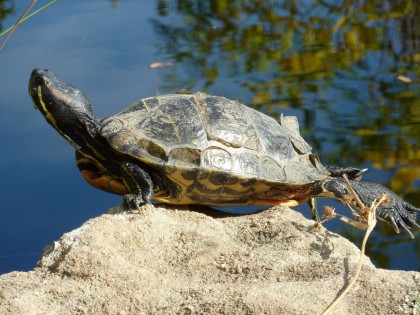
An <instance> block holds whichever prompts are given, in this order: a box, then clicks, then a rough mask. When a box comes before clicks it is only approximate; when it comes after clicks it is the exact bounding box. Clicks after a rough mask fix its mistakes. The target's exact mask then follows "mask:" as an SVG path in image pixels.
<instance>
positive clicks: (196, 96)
mask: <svg viewBox="0 0 420 315" xmlns="http://www.w3.org/2000/svg"><path fill="white" fill-rule="evenodd" d="M29 94H30V96H31V98H32V101H33V103H34V105H35V108H37V109H39V110H40V112H41V113H42V114H43V116H44V117H45V119H46V120H47V122H48V123H49V124H50V125H51V126H52V127H54V129H56V130H57V131H58V132H59V133H60V134H61V135H62V136H63V137H64V138H65V139H66V140H67V141H68V142H69V143H70V144H71V145H72V146H73V147H74V149H75V150H76V163H77V166H78V168H79V170H80V172H81V174H82V176H83V178H84V179H85V180H86V181H87V182H88V183H89V184H90V185H92V186H94V187H96V188H98V189H101V190H104V191H107V192H110V193H114V194H118V195H122V196H123V201H124V205H125V206H126V207H127V208H128V209H136V208H139V207H140V206H141V205H143V204H147V203H151V202H152V199H153V200H154V201H157V202H163V203H169V204H175V205H185V204H197V205H207V206H233V205H256V206H275V205H287V206H296V205H298V204H301V203H303V202H309V203H311V204H312V205H313V207H312V208H314V204H315V203H314V202H313V201H314V200H315V198H321V197H328V198H335V199H338V200H340V201H342V202H345V203H347V204H348V203H349V201H350V200H353V202H352V203H353V205H355V206H356V207H357V204H356V203H355V202H354V198H353V197H352V196H353V195H352V193H351V191H350V187H349V185H348V183H347V182H346V180H345V178H344V176H347V177H348V178H349V182H350V185H351V187H352V188H353V189H354V191H355V192H356V194H357V195H358V197H359V198H360V199H361V201H362V202H363V203H364V204H366V205H370V204H372V202H373V201H374V200H375V199H377V198H379V197H380V196H381V195H382V194H383V193H386V194H387V195H388V197H389V198H388V201H387V202H386V203H384V204H381V205H380V206H379V207H378V208H377V217H378V218H380V219H383V220H384V221H387V222H388V223H390V224H391V226H392V227H393V228H394V230H395V231H396V232H397V233H399V232H400V230H403V231H405V232H406V233H408V235H409V236H410V237H411V238H414V236H413V233H412V231H411V229H412V228H414V227H415V228H417V229H420V226H419V224H418V223H417V222H416V213H417V212H419V211H420V209H419V208H416V207H415V206H413V205H411V204H410V203H408V202H406V201H404V200H403V199H402V198H400V197H399V196H397V195H396V194H395V193H394V192H392V191H391V190H389V189H388V188H386V187H384V186H382V185H380V184H377V183H372V182H367V181H362V180H361V176H362V174H363V173H364V172H365V171H366V170H365V169H358V168H354V167H340V166H329V165H323V164H322V163H321V161H320V159H319V157H318V155H317V154H316V153H313V152H312V148H311V146H310V145H309V144H308V143H307V142H306V141H305V140H304V139H303V138H302V136H301V134H300V132H299V124H298V120H297V118H296V117H294V116H285V115H281V116H280V119H279V120H276V119H274V118H272V117H270V116H268V115H265V114H263V113H261V112H259V111H257V110H254V109H252V108H250V107H248V106H246V105H243V104H241V103H240V102H239V101H237V100H229V99H227V98H224V97H221V96H212V95H207V94H205V93H202V92H198V93H190V92H188V91H181V92H180V93H175V94H168V95H159V96H152V97H148V98H144V99H141V100H140V101H138V102H136V103H134V104H133V105H131V106H129V107H128V108H126V109H124V110H123V111H121V112H120V113H118V114H116V115H114V116H110V117H106V118H101V119H100V118H97V117H96V116H95V115H94V114H93V111H92V107H91V104H90V102H89V100H88V99H87V97H86V96H85V94H84V93H83V92H82V91H80V90H79V89H77V88H75V87H73V86H72V85H70V84H69V83H67V82H65V81H62V80H60V79H59V78H57V76H56V75H55V74H54V73H53V72H52V71H50V70H40V69H34V70H33V72H32V74H31V77H30V80H29Z"/></svg>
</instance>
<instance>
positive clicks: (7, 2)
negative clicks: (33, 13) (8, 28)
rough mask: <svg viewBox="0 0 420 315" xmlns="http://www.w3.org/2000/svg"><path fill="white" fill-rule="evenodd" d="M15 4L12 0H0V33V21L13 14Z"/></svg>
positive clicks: (0, 24)
mask: <svg viewBox="0 0 420 315" xmlns="http://www.w3.org/2000/svg"><path fill="white" fill-rule="evenodd" d="M14 7H15V3H14V1H12V0H0V31H1V30H2V29H3V26H2V21H3V20H5V19H6V18H7V16H8V15H9V14H12V13H14V12H15V9H14Z"/></svg>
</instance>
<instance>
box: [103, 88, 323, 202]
mask: <svg viewBox="0 0 420 315" xmlns="http://www.w3.org/2000/svg"><path fill="white" fill-rule="evenodd" d="M100 133H101V135H102V136H103V137H104V138H105V139H106V140H107V141H108V143H109V145H110V146H111V147H112V148H113V149H115V150H116V151H118V152H119V153H122V154H124V155H128V156H130V157H131V158H135V159H136V160H138V161H139V164H145V165H147V167H148V168H149V169H152V170H153V172H155V173H156V174H159V181H160V184H159V188H158V189H157V191H156V192H155V197H156V198H155V199H157V200H162V201H170V202H172V203H201V204H215V202H214V198H218V200H219V201H220V204H233V203H234V204H247V203H250V204H251V203H253V204H258V202H257V203H256V202H255V200H254V201H251V199H253V198H254V199H255V196H257V195H258V194H259V193H261V192H267V191H268V190H270V188H273V187H277V191H276V192H275V191H272V194H280V195H279V196H278V197H274V198H273V199H282V200H283V199H284V200H288V199H293V196H292V195H293V194H296V191H299V193H300V194H301V197H302V198H303V197H307V194H308V192H309V191H310V188H311V185H312V184H313V183H314V182H315V181H321V180H323V179H325V177H326V176H328V175H329V172H328V171H327V170H326V169H325V168H324V167H323V166H322V165H321V164H320V163H319V162H318V160H317V159H316V158H313V157H314V155H312V153H311V147H310V146H309V144H308V143H306V141H305V140H304V139H303V138H302V137H301V135H300V133H299V125H298V122H297V118H296V117H294V116H281V117H280V121H279V122H277V121H276V120H275V119H273V118H271V117H269V116H267V115H264V114H262V113H260V112H258V111H256V110H254V109H251V108H249V107H247V106H245V105H242V104H240V103H239V102H238V101H233V100H229V99H226V98H224V97H218V96H210V95H207V94H204V93H196V94H169V95H163V96H156V97H150V98H146V99H142V100H140V101H139V102H137V103H136V104H134V105H132V106H130V107H128V108H127V109H126V110H124V111H123V112H121V113H119V114H117V115H115V116H112V117H109V118H106V119H105V120H104V121H103V122H102V128H101V132H100ZM170 187H171V188H170ZM303 187H304V189H303V190H302V188H303ZM174 191H175V193H174ZM174 194H176V195H177V198H173V196H174ZM266 195H267V194H266ZM159 196H160V199H159ZM264 198H265V199H267V196H265V197H264ZM264 198H263V199H264ZM169 199H170V200H169ZM174 199H176V200H174Z"/></svg>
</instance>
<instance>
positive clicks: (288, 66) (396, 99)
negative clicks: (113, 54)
mask: <svg viewBox="0 0 420 315" xmlns="http://www.w3.org/2000/svg"><path fill="white" fill-rule="evenodd" d="M157 11H158V14H159V16H160V18H158V19H154V20H153V21H152V23H153V25H154V27H155V31H156V33H157V34H159V35H160V38H159V44H158V49H159V51H160V53H161V55H162V56H164V58H167V59H170V61H171V62H174V63H175V64H176V65H175V66H174V67H172V68H171V69H167V70H165V71H166V72H165V75H166V79H167V80H166V82H171V83H172V84H174V83H175V84H177V86H172V87H169V88H168V89H170V90H172V91H174V90H177V89H180V88H189V89H194V88H197V86H198V85H199V86H200V87H201V88H202V89H204V90H209V89H212V87H213V86H214V85H217V82H218V80H223V79H224V80H223V82H226V81H227V80H226V78H228V79H229V80H228V81H229V84H230V86H235V84H236V86H235V91H236V92H234V93H237V94H233V95H227V96H229V97H237V95H241V96H242V95H249V93H251V97H250V101H249V102H248V103H250V104H251V105H252V106H254V107H258V108H260V109H261V110H263V111H265V112H267V113H271V114H273V115H277V113H278V112H279V111H280V109H281V108H294V109H298V110H299V111H300V112H301V115H300V118H301V121H302V122H303V126H302V127H303V128H302V132H303V133H304V135H305V138H306V139H307V140H308V142H310V143H311V144H312V145H314V146H315V148H316V150H318V151H320V155H321V157H322V159H323V160H324V161H326V162H327V163H334V164H341V165H356V166H357V165H360V164H364V163H368V164H372V165H373V166H374V167H375V168H376V169H382V170H388V172H389V173H390V174H391V176H390V180H389V186H391V188H392V189H393V190H395V191H396V192H397V193H399V194H403V195H405V196H406V198H407V199H409V200H410V201H411V202H413V203H414V204H416V205H417V206H420V194H419V189H418V185H417V188H416V186H415V181H416V180H417V181H418V179H419V178H420V149H419V143H420V92H419V91H420V63H419V61H420V50H419V46H418V42H419V40H420V19H418V16H419V15H420V5H419V3H418V1H415V0H411V1H410V0H406V1H391V0H385V1H367V0H365V1H354V0H350V1H338V2H337V1H333V0H327V1H316V0H313V1H312V2H311V1H302V0H293V1H254V0H236V1H228V0H211V1H199V0H195V1H194V0H178V1H165V0H158V1H157ZM399 75H403V76H405V77H408V78H410V79H411V82H403V81H399V80H398V79H397V77H398V76H399ZM238 98H241V99H242V100H243V97H238ZM417 184H418V183H417ZM384 246H386V245H384ZM382 261H383V265H382V266H386V264H387V262H386V259H385V260H382Z"/></svg>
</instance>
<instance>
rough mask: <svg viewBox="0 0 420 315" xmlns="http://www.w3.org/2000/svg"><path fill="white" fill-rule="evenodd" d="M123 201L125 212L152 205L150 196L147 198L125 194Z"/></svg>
mask: <svg viewBox="0 0 420 315" xmlns="http://www.w3.org/2000/svg"><path fill="white" fill-rule="evenodd" d="M123 200H124V209H126V210H140V207H141V206H143V205H146V204H151V203H152V201H151V199H150V196H149V198H147V196H142V195H141V194H140V195H135V194H125V195H124V196H123Z"/></svg>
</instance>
